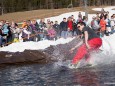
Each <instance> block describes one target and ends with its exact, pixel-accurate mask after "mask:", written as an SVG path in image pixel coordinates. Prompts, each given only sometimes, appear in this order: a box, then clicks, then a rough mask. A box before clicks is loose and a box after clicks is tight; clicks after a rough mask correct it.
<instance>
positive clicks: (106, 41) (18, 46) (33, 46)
mask: <svg viewBox="0 0 115 86" xmlns="http://www.w3.org/2000/svg"><path fill="white" fill-rule="evenodd" d="M113 8H115V6H112V7H106V8H104V9H105V11H109V12H110V16H111V15H112V14H114V13H115V10H112V9H113ZM101 9H102V8H95V9H93V10H96V11H100V10H101ZM81 13H82V14H83V15H85V13H84V12H81ZM71 15H74V18H75V19H77V16H78V12H70V13H64V14H61V15H59V16H55V17H50V18H46V19H45V21H46V20H47V19H50V20H51V21H56V20H57V21H58V22H61V21H62V19H63V18H64V17H66V18H67V17H69V16H71ZM93 16H95V14H89V15H88V18H89V21H91V19H92V17H93ZM38 21H39V20H38ZM72 40H73V38H68V39H59V40H57V41H48V40H44V41H40V42H19V43H13V44H11V45H9V46H6V47H3V48H0V51H9V52H23V51H24V50H25V49H29V50H39V49H45V48H47V47H49V46H50V45H57V44H64V43H68V42H70V41H72ZM114 45H115V34H113V35H111V36H108V37H106V36H105V37H104V38H103V46H102V47H101V49H103V50H107V51H112V52H114V53H115V51H114V50H115V46H114Z"/></svg>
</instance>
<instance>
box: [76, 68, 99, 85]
mask: <svg viewBox="0 0 115 86" xmlns="http://www.w3.org/2000/svg"><path fill="white" fill-rule="evenodd" d="M74 81H75V82H76V83H77V84H79V85H82V86H101V85H99V75H98V74H97V73H96V71H95V70H88V69H82V70H79V71H77V72H75V74H74Z"/></svg>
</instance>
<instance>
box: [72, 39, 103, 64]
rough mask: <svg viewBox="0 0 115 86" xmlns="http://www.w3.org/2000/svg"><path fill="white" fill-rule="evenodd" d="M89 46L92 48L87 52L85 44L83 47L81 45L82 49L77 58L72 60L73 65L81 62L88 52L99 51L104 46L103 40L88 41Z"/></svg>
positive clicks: (80, 48) (79, 50)
mask: <svg viewBox="0 0 115 86" xmlns="http://www.w3.org/2000/svg"><path fill="white" fill-rule="evenodd" d="M88 44H89V46H90V49H89V50H87V47H86V44H85V43H84V44H83V45H81V47H79V49H78V51H77V53H76V55H75V57H74V58H73V60H72V63H73V64H75V63H77V62H78V61H80V60H81V59H82V58H83V57H84V56H85V55H87V54H88V52H91V51H93V50H96V49H99V47H100V46H101V45H102V39H101V38H93V39H91V40H89V41H88Z"/></svg>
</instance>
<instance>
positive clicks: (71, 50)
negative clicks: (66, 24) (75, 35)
mask: <svg viewBox="0 0 115 86" xmlns="http://www.w3.org/2000/svg"><path fill="white" fill-rule="evenodd" d="M81 44H83V41H80V42H79V43H78V44H77V45H76V46H75V47H73V48H71V49H70V53H72V52H73V51H74V50H75V49H76V48H77V47H79V46H80V45H81Z"/></svg>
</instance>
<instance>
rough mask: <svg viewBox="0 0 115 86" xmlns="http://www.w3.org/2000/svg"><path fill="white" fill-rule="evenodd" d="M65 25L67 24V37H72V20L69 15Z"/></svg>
mask: <svg viewBox="0 0 115 86" xmlns="http://www.w3.org/2000/svg"><path fill="white" fill-rule="evenodd" d="M67 26H68V33H67V35H68V37H72V32H73V21H72V18H71V17H69V18H68V21H67Z"/></svg>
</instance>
